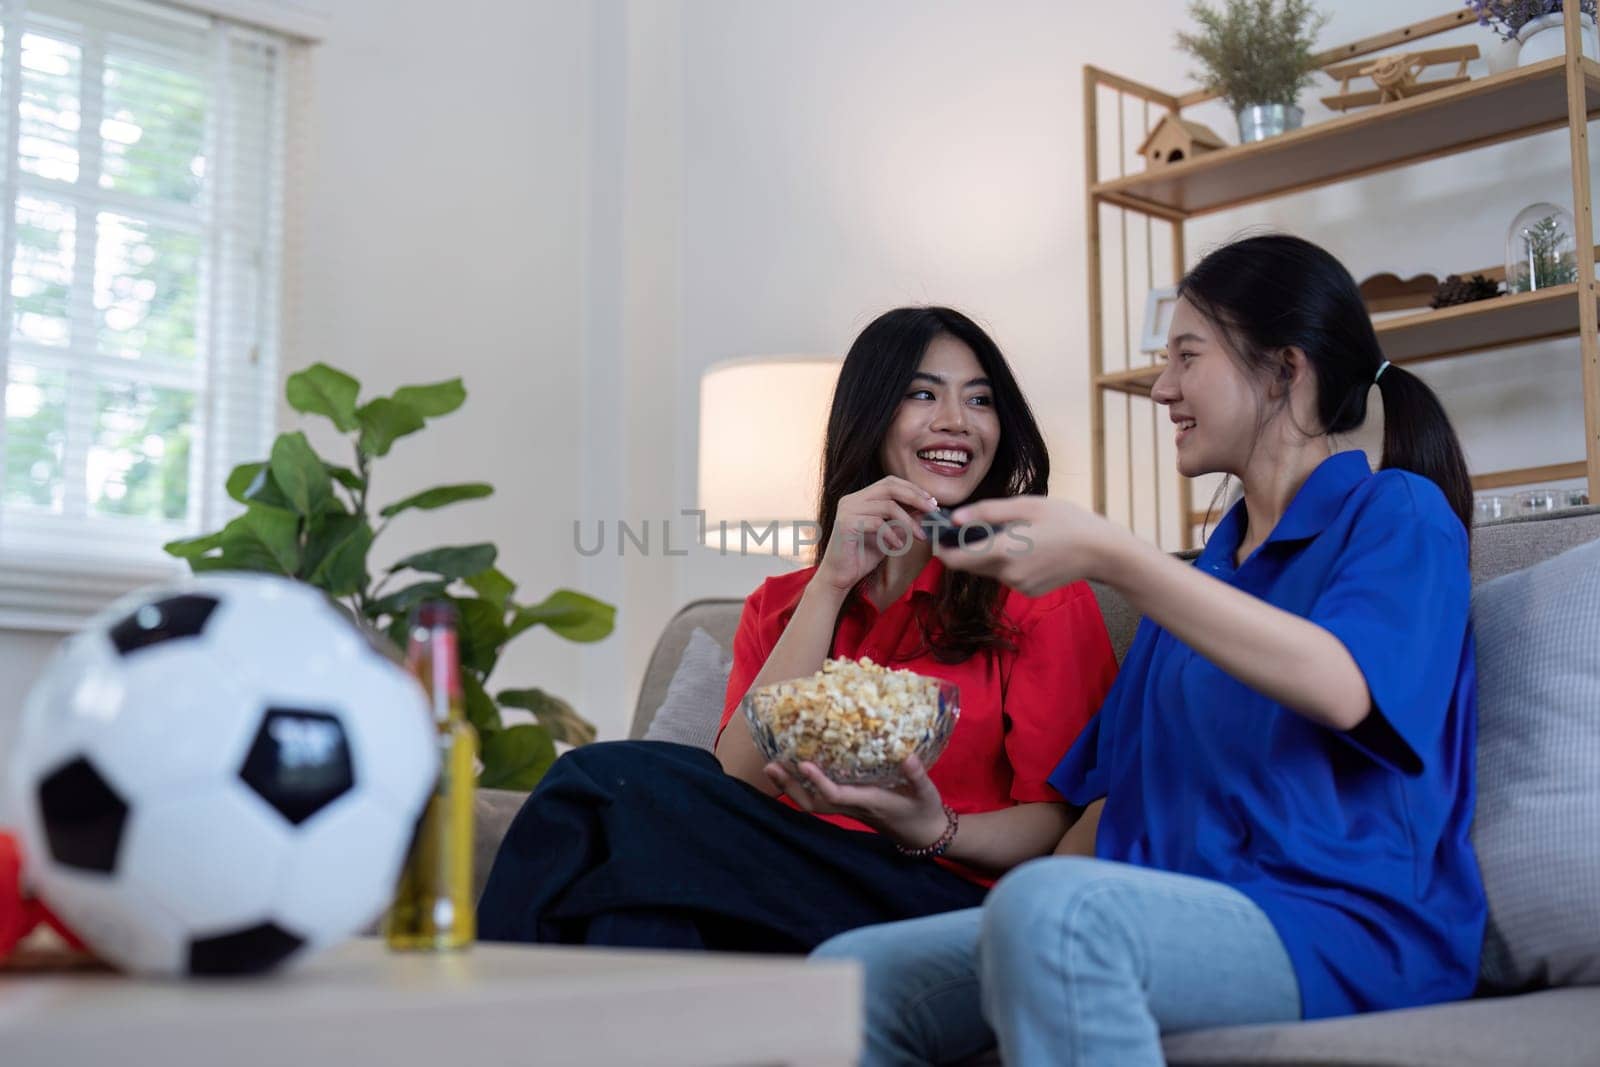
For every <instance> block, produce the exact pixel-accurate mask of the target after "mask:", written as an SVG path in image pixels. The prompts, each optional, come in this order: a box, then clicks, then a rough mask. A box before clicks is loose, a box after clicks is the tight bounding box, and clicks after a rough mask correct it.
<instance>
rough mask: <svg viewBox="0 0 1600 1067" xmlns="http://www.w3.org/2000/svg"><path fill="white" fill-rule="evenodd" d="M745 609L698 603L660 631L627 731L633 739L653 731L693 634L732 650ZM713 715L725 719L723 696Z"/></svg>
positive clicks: (739, 604) (736, 603)
mask: <svg viewBox="0 0 1600 1067" xmlns="http://www.w3.org/2000/svg"><path fill="white" fill-rule="evenodd" d="M743 609H744V601H742V600H733V599H730V598H720V599H716V600H696V601H694V602H693V603H691V604H687V605H685V606H684V607H683V608H682V609H680V610H679V612H678V613H677V614H676V615H674V616H673V617H672V618H671V619H670V620H669V621H668V622H667V625H666V626H665V627H664V628H663V629H662V631H661V636H660V637H659V638H657V639H656V647H655V649H654V650H653V651H651V653H650V661H649V662H648V663H647V664H645V669H644V680H643V682H641V683H640V685H639V698H638V700H637V701H635V702H634V706H633V724H632V725H631V726H630V727H629V728H628V736H629V737H630V738H633V739H634V740H639V739H641V738H643V737H644V732H645V731H646V730H648V729H649V728H650V723H651V721H652V720H653V719H654V718H655V716H656V711H657V710H658V709H659V708H660V707H661V705H662V703H663V702H665V701H666V699H667V688H668V687H669V686H670V685H671V684H672V679H673V678H674V677H676V676H677V673H678V667H679V665H680V661H681V660H682V659H683V650H684V649H685V648H687V647H688V646H689V638H690V637H691V636H692V635H693V634H694V631H695V630H696V629H701V630H704V631H705V632H706V633H708V634H710V635H711V636H712V637H713V638H715V639H716V642H717V644H719V645H721V646H722V647H723V648H725V649H730V650H731V649H732V648H733V634H734V631H736V630H737V629H738V628H739V615H740V613H741V612H742V611H743ZM711 714H712V715H714V716H715V717H716V718H717V719H719V720H720V719H721V717H722V696H721V695H720V694H719V695H718V697H717V706H716V708H715V709H714V710H712V711H711ZM713 729H715V727H713Z"/></svg>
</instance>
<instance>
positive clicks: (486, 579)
mask: <svg viewBox="0 0 1600 1067" xmlns="http://www.w3.org/2000/svg"><path fill="white" fill-rule="evenodd" d="M466 583H467V584H468V585H469V586H471V587H472V589H473V591H474V592H476V593H477V594H478V595H479V596H481V597H483V599H485V600H487V601H488V602H489V603H491V604H493V605H494V606H495V607H497V608H499V609H500V610H501V611H505V610H506V601H508V600H510V599H511V594H512V593H515V592H516V591H517V583H516V582H513V581H512V580H511V579H510V578H507V577H506V576H505V575H504V574H502V573H500V568H498V567H490V568H489V569H488V570H484V571H479V572H478V573H477V574H473V575H469V576H468V577H467V579H466Z"/></svg>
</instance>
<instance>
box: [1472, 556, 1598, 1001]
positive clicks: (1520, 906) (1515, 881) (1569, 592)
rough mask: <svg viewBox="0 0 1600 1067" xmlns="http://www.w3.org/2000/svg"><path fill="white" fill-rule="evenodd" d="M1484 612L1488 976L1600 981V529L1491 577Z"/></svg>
mask: <svg viewBox="0 0 1600 1067" xmlns="http://www.w3.org/2000/svg"><path fill="white" fill-rule="evenodd" d="M1473 621H1474V625H1475V627H1476V629H1477V635H1478V808H1477V815H1476V818H1475V820H1474V822H1473V829H1472V837H1473V844H1474V846H1475V847H1476V849H1477V852H1478V865H1479V867H1480V869H1481V870H1482V871H1483V881H1484V889H1485V891H1486V892H1487V894H1488V897H1489V928H1488V932H1487V935H1486V937H1485V939H1484V949H1483V979H1484V982H1485V983H1486V985H1488V986H1489V987H1491V988H1494V989H1500V990H1515V989H1527V988H1530V987H1535V986H1544V985H1569V984H1575V983H1600V848H1597V847H1596V843H1600V541H1596V542H1592V543H1590V544H1587V545H1581V546H1579V547H1578V548H1575V549H1572V550H1570V551H1568V552H1564V553H1562V554H1561V555H1559V556H1556V557H1554V558H1553V559H1549V560H1546V561H1545V562H1543V563H1540V564H1539V565H1537V566H1534V567H1529V568H1527V569H1526V570H1521V571H1517V572H1515V573H1512V574H1508V575H1506V576H1505V577H1502V578H1497V579H1495V580H1494V581H1492V582H1486V583H1484V584H1483V585H1481V586H1479V588H1478V590H1477V592H1476V593H1475V594H1474V596H1473Z"/></svg>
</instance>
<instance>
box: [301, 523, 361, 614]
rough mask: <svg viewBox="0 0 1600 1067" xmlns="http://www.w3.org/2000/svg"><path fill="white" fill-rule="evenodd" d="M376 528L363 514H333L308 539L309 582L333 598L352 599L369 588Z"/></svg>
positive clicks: (307, 578)
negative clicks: (369, 554)
mask: <svg viewBox="0 0 1600 1067" xmlns="http://www.w3.org/2000/svg"><path fill="white" fill-rule="evenodd" d="M371 547H372V527H371V526H368V525H367V521H366V520H365V519H363V518H361V517H360V516H359V515H333V516H329V517H327V518H326V519H324V520H322V521H321V522H319V523H317V524H316V525H315V526H314V527H313V528H312V531H311V534H310V536H309V537H307V539H306V564H305V573H306V580H307V581H309V582H310V583H311V584H312V585H314V586H316V587H317V588H318V589H321V590H323V591H325V592H326V593H327V594H328V595H329V596H352V595H354V594H356V593H359V592H360V591H361V590H363V589H365V588H366V587H367V551H368V550H369V549H370V548H371Z"/></svg>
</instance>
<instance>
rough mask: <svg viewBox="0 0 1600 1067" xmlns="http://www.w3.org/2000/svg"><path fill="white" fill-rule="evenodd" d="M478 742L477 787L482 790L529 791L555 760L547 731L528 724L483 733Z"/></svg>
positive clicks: (554, 747)
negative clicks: (479, 760)
mask: <svg viewBox="0 0 1600 1067" xmlns="http://www.w3.org/2000/svg"><path fill="white" fill-rule="evenodd" d="M478 743H479V746H480V748H479V756H480V758H481V759H482V760H483V772H482V773H481V774H479V775H478V785H479V786H480V787H482V788H484V789H519V790H523V791H528V790H531V789H533V787H534V786H536V785H538V784H539V779H540V778H543V777H544V772H545V771H547V770H549V769H550V765H551V764H552V763H554V762H555V761H556V746H555V743H554V742H553V741H551V740H550V734H549V732H548V731H546V730H545V729H544V727H542V726H535V725H534V724H532V723H519V724H518V725H516V726H511V727H507V728H506V729H504V730H495V731H494V732H492V733H487V734H484V735H482V736H481V737H479V738H478Z"/></svg>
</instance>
